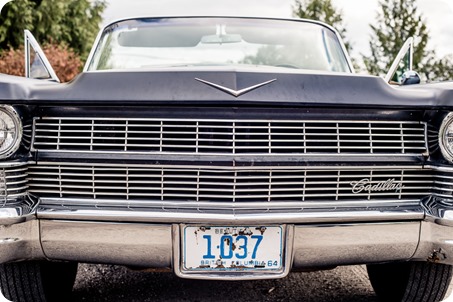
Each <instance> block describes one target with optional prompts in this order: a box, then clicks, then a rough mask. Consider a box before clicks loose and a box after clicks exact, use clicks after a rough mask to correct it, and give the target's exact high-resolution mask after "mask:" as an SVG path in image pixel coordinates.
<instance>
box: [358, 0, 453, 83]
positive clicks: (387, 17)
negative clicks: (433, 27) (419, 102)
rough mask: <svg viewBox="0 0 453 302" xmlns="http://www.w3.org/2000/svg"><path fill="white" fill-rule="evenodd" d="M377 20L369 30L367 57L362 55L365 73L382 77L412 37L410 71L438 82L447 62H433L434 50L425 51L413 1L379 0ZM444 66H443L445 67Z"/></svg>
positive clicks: (423, 33) (421, 22)
mask: <svg viewBox="0 0 453 302" xmlns="http://www.w3.org/2000/svg"><path fill="white" fill-rule="evenodd" d="M379 6H380V9H379V11H378V14H377V19H376V21H375V22H373V24H377V25H372V24H370V27H371V29H372V35H371V39H370V43H369V45H370V50H371V55H370V56H363V61H364V63H365V66H366V68H367V70H368V72H369V73H371V74H375V75H384V74H385V73H386V72H387V71H388V70H389V68H390V66H391V64H392V62H393V60H394V59H395V58H396V56H397V54H398V52H399V50H400V49H401V47H402V46H403V44H404V42H405V41H406V40H407V39H408V38H409V37H413V38H414V46H415V47H414V54H413V68H414V70H416V71H418V72H419V73H420V75H421V76H422V78H423V79H424V80H428V81H429V80H433V79H436V80H437V79H441V78H439V76H440V75H441V73H443V77H442V79H444V78H445V73H446V71H445V69H448V68H451V65H449V66H450V67H449V66H448V64H450V63H451V60H448V59H447V58H446V59H444V60H437V59H436V54H435V51H434V50H432V49H429V48H428V42H429V31H428V28H427V26H426V24H425V22H424V20H423V16H422V15H421V13H419V12H418V8H417V3H416V0H381V1H380V2H379ZM445 64H447V65H445Z"/></svg>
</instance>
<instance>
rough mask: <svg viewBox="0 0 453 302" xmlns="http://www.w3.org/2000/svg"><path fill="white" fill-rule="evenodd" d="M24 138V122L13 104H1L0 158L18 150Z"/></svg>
mask: <svg viewBox="0 0 453 302" xmlns="http://www.w3.org/2000/svg"><path fill="white" fill-rule="evenodd" d="M21 138H22V123H21V121H20V118H19V115H18V114H17V112H16V110H14V108H13V107H11V106H0V158H6V157H8V156H10V155H11V154H13V153H14V152H16V151H17V149H18V148H19V145H20V141H21Z"/></svg>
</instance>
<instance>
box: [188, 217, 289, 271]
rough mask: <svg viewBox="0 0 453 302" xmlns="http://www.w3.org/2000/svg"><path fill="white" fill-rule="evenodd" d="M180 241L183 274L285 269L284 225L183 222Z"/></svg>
mask: <svg viewBox="0 0 453 302" xmlns="http://www.w3.org/2000/svg"><path fill="white" fill-rule="evenodd" d="M203 236H204V237H203ZM260 238H261V239H260ZM258 241H259V242H258ZM221 244H222V245H223V250H222V247H220V245H221ZM180 245H181V248H180V259H179V266H180V270H181V273H184V274H193V273H201V274H204V273H211V274H231V273H238V272H239V273H248V274H254V273H257V274H261V273H265V274H266V273H267V274H279V273H282V272H283V271H284V270H285V258H286V253H285V250H286V226H285V225H265V226H256V225H255V226H219V225H216V226H212V225H181V227H180ZM235 245H236V246H235ZM208 246H210V248H209V247H208ZM232 246H234V249H233V251H232V250H231V249H232V248H231V247H232ZM209 249H210V250H209ZM200 253H201V254H200ZM222 253H223V254H222ZM254 253H255V254H254ZM226 254H227V255H226ZM222 255H223V256H224V257H223V258H222V257H221V256H222ZM245 255H247V256H245ZM203 256H207V257H206V258H203ZM225 256H228V257H225ZM229 256H232V257H229ZM238 256H240V257H239V258H240V259H239V258H238ZM244 256H245V257H244ZM253 256H255V257H253ZM225 258H227V259H225ZM205 261H206V262H205ZM251 261H252V262H251Z"/></svg>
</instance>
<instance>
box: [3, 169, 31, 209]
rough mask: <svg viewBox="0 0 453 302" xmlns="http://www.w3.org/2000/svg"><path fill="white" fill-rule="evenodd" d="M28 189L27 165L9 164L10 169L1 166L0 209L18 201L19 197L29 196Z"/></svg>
mask: <svg viewBox="0 0 453 302" xmlns="http://www.w3.org/2000/svg"><path fill="white" fill-rule="evenodd" d="M27 188H28V186H27V166H26V163H17V164H8V167H1V166H0V207H2V206H4V205H5V204H6V203H11V202H14V201H17V199H18V198H19V197H24V196H25V195H26V194H27ZM8 201H9V202H8Z"/></svg>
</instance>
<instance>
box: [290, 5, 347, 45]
mask: <svg viewBox="0 0 453 302" xmlns="http://www.w3.org/2000/svg"><path fill="white" fill-rule="evenodd" d="M293 15H294V17H299V18H302V19H310V20H316V21H321V22H324V23H327V24H329V25H331V26H332V27H334V28H335V29H336V30H337V31H338V32H339V33H340V35H341V37H342V38H343V41H346V29H345V26H344V24H343V16H342V12H341V10H338V9H337V8H336V7H335V6H334V5H333V4H332V0H296V2H295V5H294V6H293ZM345 45H346V48H347V50H348V51H350V50H351V45H350V43H348V42H346V43H345Z"/></svg>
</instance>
